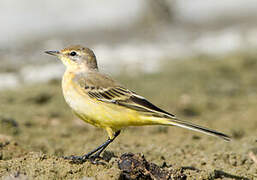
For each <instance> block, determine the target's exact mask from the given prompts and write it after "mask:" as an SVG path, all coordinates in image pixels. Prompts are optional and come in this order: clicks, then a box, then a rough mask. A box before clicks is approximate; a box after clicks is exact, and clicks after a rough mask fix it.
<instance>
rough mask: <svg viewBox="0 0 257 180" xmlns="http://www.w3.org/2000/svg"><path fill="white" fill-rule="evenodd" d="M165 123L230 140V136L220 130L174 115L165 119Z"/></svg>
mask: <svg viewBox="0 0 257 180" xmlns="http://www.w3.org/2000/svg"><path fill="white" fill-rule="evenodd" d="M165 124H166V125H173V126H178V127H182V128H186V129H190V130H193V131H198V132H201V133H205V134H208V135H211V136H216V137H219V138H222V139H224V140H225V141H230V140H231V138H230V137H229V136H228V135H226V134H223V133H221V132H218V131H215V130H212V129H208V128H205V127H201V126H198V125H196V124H192V123H189V122H186V121H183V120H180V119H177V118H175V117H172V118H171V119H167V121H166V123H165Z"/></svg>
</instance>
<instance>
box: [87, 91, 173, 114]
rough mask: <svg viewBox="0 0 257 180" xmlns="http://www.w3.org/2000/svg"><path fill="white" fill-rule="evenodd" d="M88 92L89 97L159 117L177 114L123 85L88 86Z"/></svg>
mask: <svg viewBox="0 0 257 180" xmlns="http://www.w3.org/2000/svg"><path fill="white" fill-rule="evenodd" d="M86 92H87V94H88V95H89V97H91V98H94V99H96V100H99V101H101V102H108V103H113V104H116V105H120V106H124V107H127V108H130V109H133V110H136V111H140V112H148V113H151V115H153V114H154V115H155V116H157V117H165V115H168V116H169V117H170V116H171V117H174V116H175V115H173V114H170V113H168V112H166V111H164V110H162V109H160V108H158V107H157V106H155V105H153V104H152V103H150V102H149V101H148V100H146V99H145V98H143V97H142V96H139V95H137V94H135V93H134V92H132V91H130V90H128V89H125V88H122V87H112V88H96V87H89V88H86Z"/></svg>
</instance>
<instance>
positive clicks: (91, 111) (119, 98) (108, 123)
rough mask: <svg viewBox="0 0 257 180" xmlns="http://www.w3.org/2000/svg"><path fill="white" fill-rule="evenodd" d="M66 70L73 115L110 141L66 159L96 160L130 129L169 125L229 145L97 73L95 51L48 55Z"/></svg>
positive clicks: (66, 93) (76, 49) (67, 97)
mask: <svg viewBox="0 0 257 180" xmlns="http://www.w3.org/2000/svg"><path fill="white" fill-rule="evenodd" d="M46 53H47V54H50V55H54V56H57V57H58V58H59V59H60V60H61V61H62V62H63V64H64V65H65V66H66V71H65V73H64V75H63V78H62V90H63V95H64V98H65V100H66V102H67V103H68V105H69V106H70V107H71V108H72V110H73V112H74V113H75V114H76V115H77V116H78V117H79V118H80V119H82V120H84V121H85V122H87V123H90V124H92V125H94V126H97V127H101V128H104V129H105V130H106V131H107V133H108V137H109V138H108V140H107V141H106V142H104V143H103V144H102V145H100V146H99V147H97V148H96V149H95V150H93V151H91V152H89V153H87V154H85V155H83V156H69V157H67V158H66V159H71V160H75V161H85V160H86V159H95V158H97V157H99V155H100V154H101V152H102V151H103V150H104V149H105V148H106V147H107V146H108V145H109V144H110V143H111V142H112V141H113V140H114V139H115V138H116V137H117V136H118V135H119V134H120V130H121V129H122V128H124V127H127V126H144V125H169V126H179V127H182V128H187V129H191V130H194V131H199V132H202V133H205V134H208V135H212V136H217V137H220V138H223V139H224V140H227V141H229V140H230V137H229V136H227V135H225V134H223V133H220V132H217V131H215V130H211V129H207V128H204V127H201V126H198V125H195V124H192V123H189V122H186V121H183V120H180V119H177V118H176V117H175V115H173V114H171V113H168V112H166V111H164V110H162V109H160V108H158V107H156V106H155V105H153V104H152V103H150V102H149V101H148V100H146V99H145V98H144V97H142V96H140V95H138V94H136V93H135V92H133V91H130V90H129V89H126V88H124V87H123V86H122V85H120V84H119V83H117V82H116V81H114V80H113V79H111V78H110V77H108V76H106V75H105V74H102V73H100V72H99V71H98V66H97V61H96V57H95V55H94V53H93V51H92V50H90V49H89V48H85V47H82V46H79V45H77V46H71V47H68V48H65V49H62V50H61V51H46Z"/></svg>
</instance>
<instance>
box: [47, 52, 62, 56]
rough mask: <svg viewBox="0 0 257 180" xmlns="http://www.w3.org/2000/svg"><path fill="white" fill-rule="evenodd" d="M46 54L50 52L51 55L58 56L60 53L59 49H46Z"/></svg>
mask: <svg viewBox="0 0 257 180" xmlns="http://www.w3.org/2000/svg"><path fill="white" fill-rule="evenodd" d="M45 53H46V54H50V55H53V56H58V55H59V54H60V52H59V51H45Z"/></svg>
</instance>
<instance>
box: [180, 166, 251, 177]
mask: <svg viewBox="0 0 257 180" xmlns="http://www.w3.org/2000/svg"><path fill="white" fill-rule="evenodd" d="M181 169H182V170H191V171H197V172H199V171H201V170H200V169H197V168H195V167H192V166H184V167H182V168H181ZM217 178H221V179H222V178H229V179H235V180H250V179H249V178H246V177H243V176H237V175H233V174H229V173H226V172H224V171H221V170H214V171H213V173H212V175H211V177H210V178H209V179H213V180H214V179H217Z"/></svg>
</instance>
